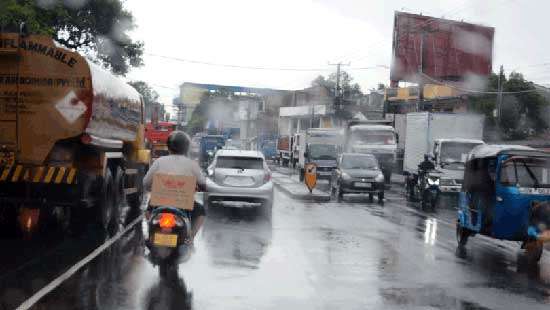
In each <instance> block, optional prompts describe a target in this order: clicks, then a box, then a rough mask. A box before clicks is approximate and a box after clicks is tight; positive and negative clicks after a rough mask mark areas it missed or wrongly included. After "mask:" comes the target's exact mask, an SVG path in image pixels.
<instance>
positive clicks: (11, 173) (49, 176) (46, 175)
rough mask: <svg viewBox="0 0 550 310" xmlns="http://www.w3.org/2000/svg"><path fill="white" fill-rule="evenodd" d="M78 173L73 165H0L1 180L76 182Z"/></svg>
mask: <svg viewBox="0 0 550 310" xmlns="http://www.w3.org/2000/svg"><path fill="white" fill-rule="evenodd" d="M76 173H77V170H76V169H75V168H71V167H63V166H61V167H54V166H39V167H35V166H33V167H27V166H24V165H13V166H6V167H0V182H11V183H15V182H32V183H46V184H76Z"/></svg>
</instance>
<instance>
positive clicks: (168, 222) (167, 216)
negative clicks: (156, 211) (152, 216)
mask: <svg viewBox="0 0 550 310" xmlns="http://www.w3.org/2000/svg"><path fill="white" fill-rule="evenodd" d="M159 226H160V228H174V226H176V216H175V215H174V214H172V213H161V214H160V219H159Z"/></svg>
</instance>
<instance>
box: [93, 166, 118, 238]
mask: <svg viewBox="0 0 550 310" xmlns="http://www.w3.org/2000/svg"><path fill="white" fill-rule="evenodd" d="M113 183H114V181H113V175H112V173H111V170H109V169H106V171H105V177H103V182H102V184H101V190H100V193H99V195H100V198H99V205H98V209H99V210H98V219H97V220H98V224H99V227H100V228H101V229H102V230H103V232H105V233H109V232H110V231H109V229H110V228H112V227H110V226H111V225H110V224H111V223H112V221H113V216H114V215H113V213H114V208H115V199H114V198H115V197H114V193H113V185H114V184H113Z"/></svg>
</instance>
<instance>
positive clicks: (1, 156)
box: [0, 152, 15, 166]
mask: <svg viewBox="0 0 550 310" xmlns="http://www.w3.org/2000/svg"><path fill="white" fill-rule="evenodd" d="M14 162H15V153H14V152H1V153H0V166H12V165H13V163H14Z"/></svg>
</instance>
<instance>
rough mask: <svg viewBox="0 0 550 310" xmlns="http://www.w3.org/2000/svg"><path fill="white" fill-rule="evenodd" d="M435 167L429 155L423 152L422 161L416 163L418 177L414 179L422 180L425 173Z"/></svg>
mask: <svg viewBox="0 0 550 310" xmlns="http://www.w3.org/2000/svg"><path fill="white" fill-rule="evenodd" d="M434 169H435V164H434V163H433V161H432V160H431V159H430V155H428V154H424V161H423V162H421V163H420V164H418V178H417V179H416V181H417V182H418V181H422V180H423V179H424V176H425V175H426V173H428V172H430V171H431V170H434Z"/></svg>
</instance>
